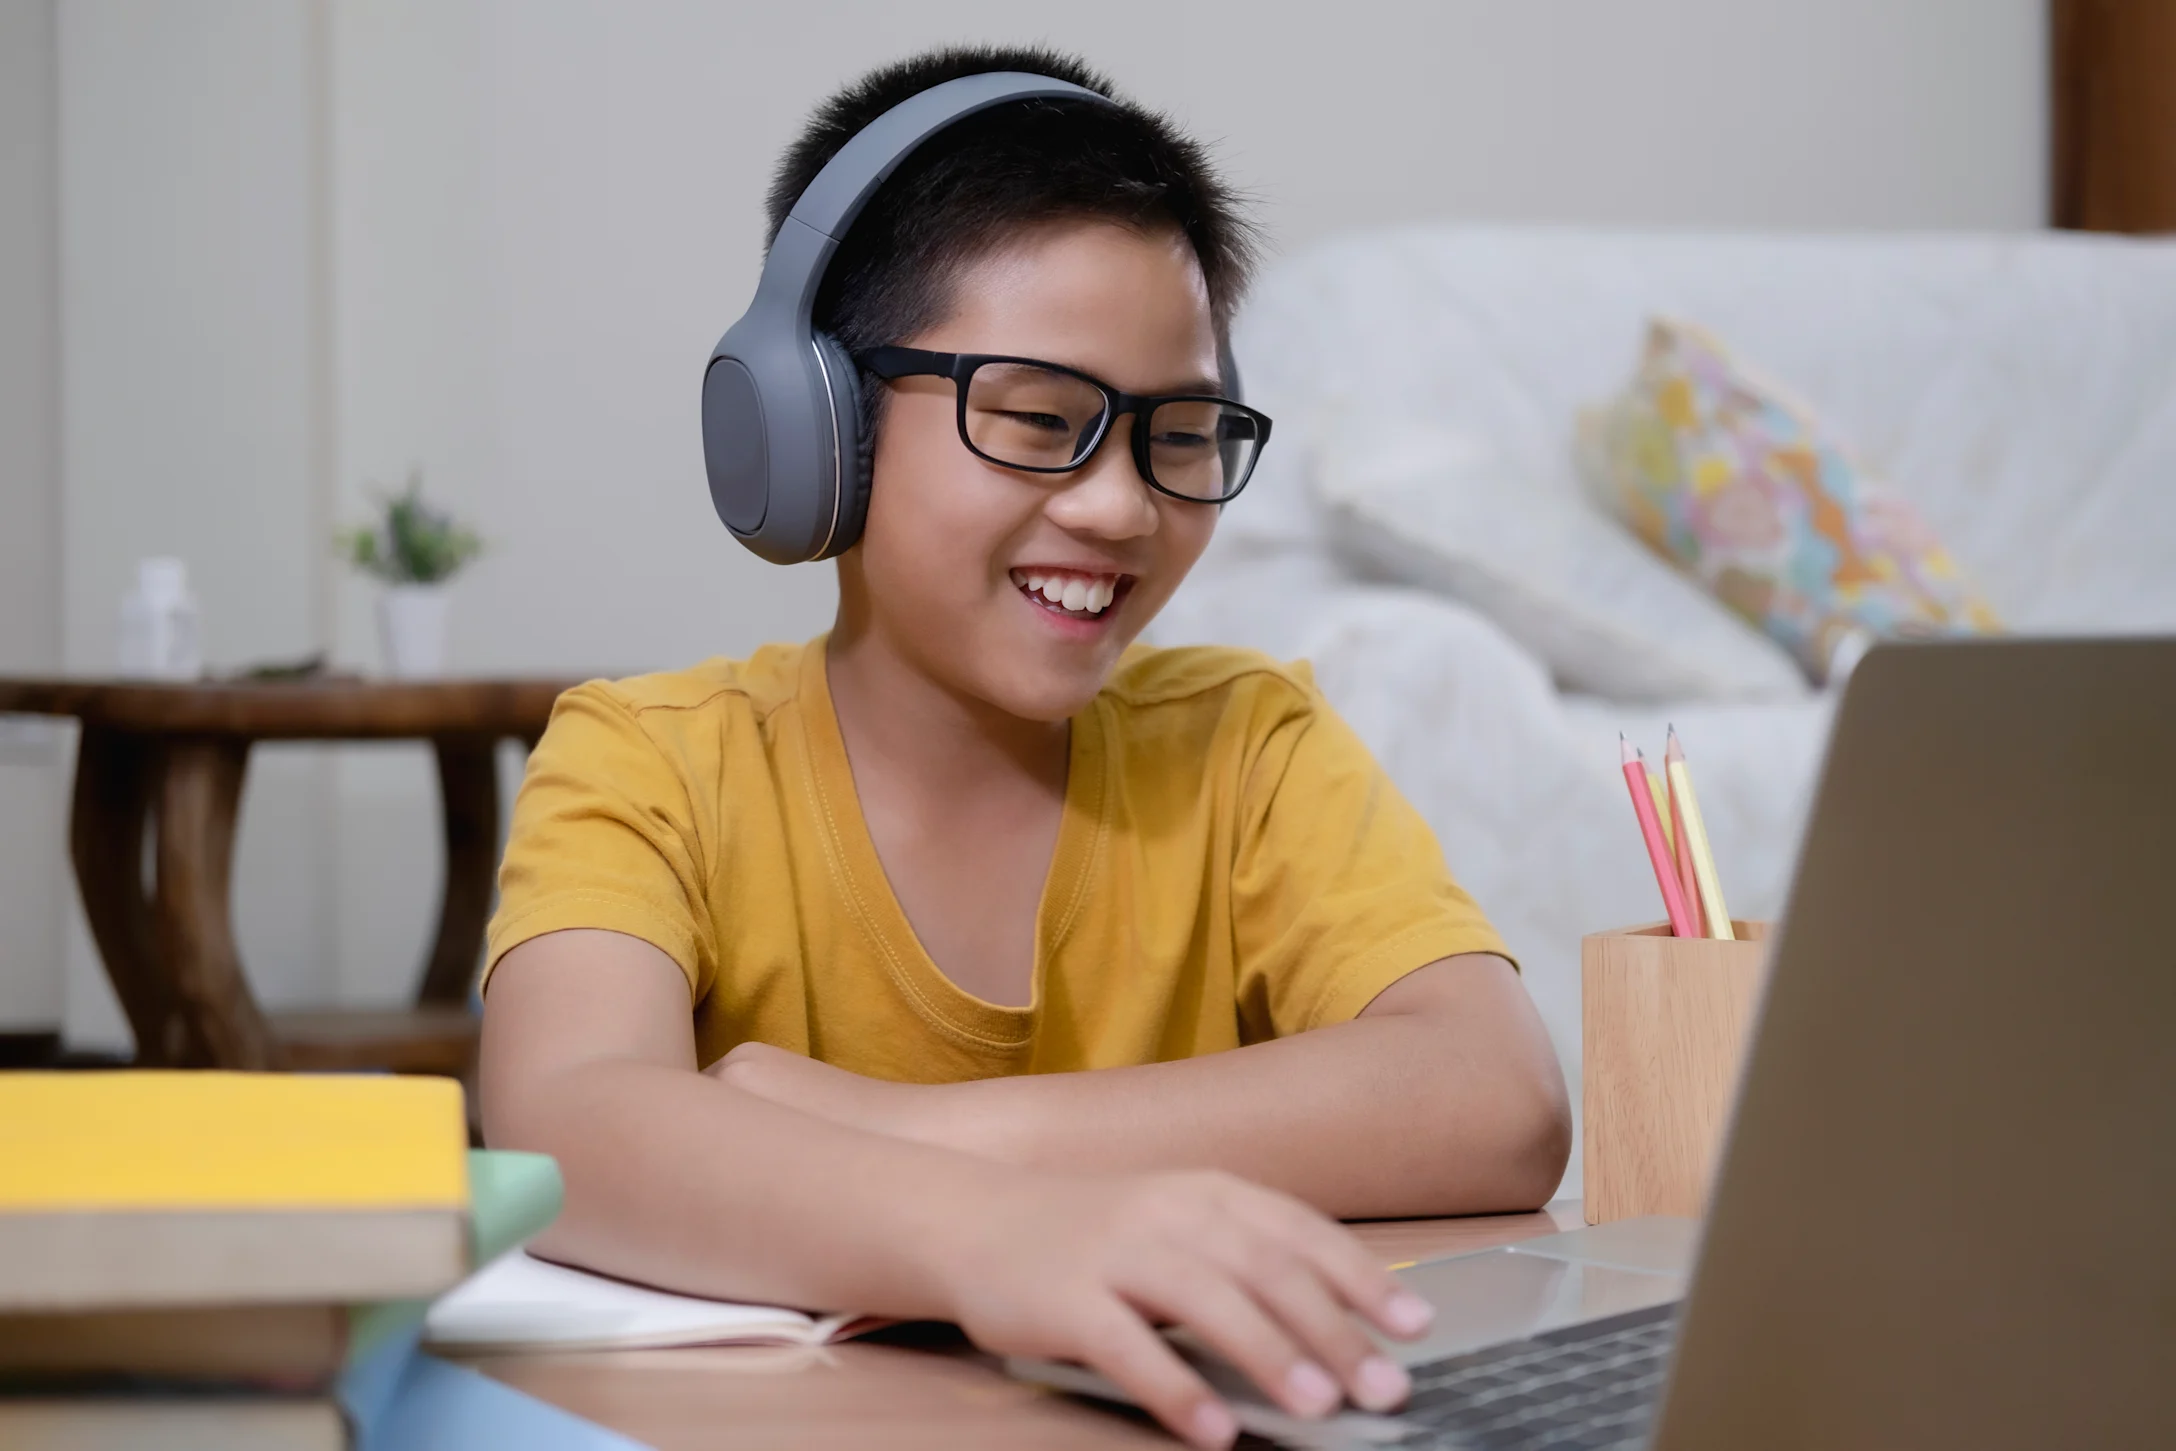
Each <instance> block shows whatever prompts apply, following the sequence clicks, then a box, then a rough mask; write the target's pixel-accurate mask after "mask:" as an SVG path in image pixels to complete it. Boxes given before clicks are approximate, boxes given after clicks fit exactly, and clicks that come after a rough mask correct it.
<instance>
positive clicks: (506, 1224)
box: [0, 1071, 561, 1451]
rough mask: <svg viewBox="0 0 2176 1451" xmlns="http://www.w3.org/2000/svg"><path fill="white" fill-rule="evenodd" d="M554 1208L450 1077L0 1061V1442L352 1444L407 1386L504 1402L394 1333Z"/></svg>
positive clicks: (412, 1395)
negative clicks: (480, 1129)
mask: <svg viewBox="0 0 2176 1451" xmlns="http://www.w3.org/2000/svg"><path fill="white" fill-rule="evenodd" d="M560 1198H561V1186H560V1179H559V1171H558V1168H557V1166H556V1165H555V1164H553V1162H552V1161H551V1160H550V1159H549V1158H547V1157H545V1156H543V1155H536V1154H503V1153H492V1152H475V1153H472V1152H470V1151H469V1149H468V1137H467V1130H466V1117H465V1114H464V1111H463V1104H462V1096H461V1089H460V1085H459V1084H457V1083H455V1082H453V1081H452V1080H450V1079H431V1078H394V1077H377V1076H339V1075H324V1076H290V1075H273V1074H233V1073H216V1072H193V1073H168V1072H150V1071H144V1072H118V1073H9V1074H0V1446H6V1447H8V1448H10V1451H18V1448H20V1451H34V1448H62V1447H66V1448H76V1447H93V1446H95V1447H100V1448H115V1451H122V1448H133V1447H138V1446H142V1447H159V1448H161V1451H168V1448H183V1451H187V1448H195V1447H204V1448H214V1447H216V1448H220V1451H257V1448H264V1451H275V1448H276V1451H289V1448H294V1451H302V1448H308V1451H320V1448H322V1451H357V1448H361V1451H374V1448H376V1447H378V1446H381V1445H384V1446H390V1445H393V1444H401V1443H404V1442H406V1441H409V1440H411V1439H412V1437H410V1436H409V1435H408V1434H406V1433H402V1434H401V1435H399V1436H398V1437H396V1436H395V1435H394V1434H393V1433H391V1432H389V1431H388V1430H387V1429H386V1428H387V1426H388V1425H389V1424H391V1423H395V1422H398V1421H400V1420H401V1418H402V1415H403V1411H404V1402H413V1401H414V1400H416V1399H417V1398H418V1397H419V1396H420V1395H421V1394H422V1392H421V1391H420V1390H419V1389H418V1386H419V1385H420V1384H421V1383H423V1382H426V1381H429V1382H432V1383H434V1384H436V1383H441V1382H442V1381H443V1380H444V1378H445V1377H450V1376H459V1377H466V1378H467V1380H470V1381H474V1382H476V1383H477V1384H478V1385H490V1386H491V1388H492V1390H493V1391H494V1392H497V1393H501V1394H504V1395H506V1396H509V1397H511V1396H512V1395H513V1393H512V1392H508V1391H505V1390H504V1388H502V1387H497V1386H496V1385H495V1383H488V1382H484V1381H482V1379H481V1378H480V1377H475V1376H472V1375H470V1374H469V1373H468V1372H456V1371H454V1369H453V1368H452V1367H448V1366H444V1365H442V1364H438V1363H435V1362H428V1358H427V1357H421V1356H418V1355H417V1353H416V1348H415V1347H416V1342H417V1337H418V1334H419V1331H420V1328H421V1325H422V1321H423V1317H424V1313H425V1311H426V1310H427V1309H428V1307H429V1304H430V1301H431V1300H432V1299H433V1298H434V1297H436V1296H438V1295H440V1294H442V1293H444V1292H445V1291H447V1290H449V1289H451V1288H452V1287H453V1286H454V1285H456V1284H458V1283H459V1282H461V1281H462V1280H464V1279H465V1278H467V1277H468V1276H469V1274H470V1273H471V1271H472V1270H474V1269H476V1268H477V1267H479V1266H480V1265H482V1264H484V1263H485V1262H486V1261H488V1260H491V1259H493V1258H496V1257H497V1256H498V1255H500V1254H501V1253H502V1252H504V1251H506V1250H509V1249H511V1248H512V1247H514V1246H515V1245H518V1244H520V1243H521V1242H523V1241H525V1240H527V1239H528V1238H530V1237H531V1236H533V1235H534V1234H536V1233H537V1232H538V1231H539V1230H541V1229H542V1228H543V1227H544V1226H545V1225H546V1224H548V1223H549V1222H550V1221H551V1219H552V1217H553V1215H555V1214H556V1213H557V1212H558V1210H559V1204H560ZM425 1369H429V1370H431V1371H434V1372H437V1373H442V1374H439V1375H435V1376H426V1375H422V1374H421V1373H420V1372H422V1371H423V1370H425ZM529 1404H530V1405H535V1403H533V1402H531V1403H529ZM413 1409H414V1408H413V1406H412V1405H410V1406H408V1407H407V1410H408V1411H409V1412H410V1413H411V1415H410V1419H411V1420H412V1419H414V1416H413V1414H412V1413H413ZM545 1409H546V1408H543V1407H541V1406H538V1407H537V1410H539V1411H543V1410H545ZM553 1414H556V1413H553Z"/></svg>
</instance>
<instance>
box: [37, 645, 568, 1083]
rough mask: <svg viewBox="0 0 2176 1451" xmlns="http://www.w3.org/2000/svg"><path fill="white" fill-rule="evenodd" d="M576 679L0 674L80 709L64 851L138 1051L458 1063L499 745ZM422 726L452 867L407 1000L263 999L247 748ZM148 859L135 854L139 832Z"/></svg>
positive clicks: (253, 1063)
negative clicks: (250, 896)
mask: <svg viewBox="0 0 2176 1451" xmlns="http://www.w3.org/2000/svg"><path fill="white" fill-rule="evenodd" d="M574 683H575V682H574V681H572V680H446V681H399V682H393V681H383V682H381V681H366V680H359V679H340V678H328V679H312V680H302V681H292V682H288V681H279V682H263V683H258V682H235V683H212V682H206V683H194V682H189V683H174V684H168V683H163V682H150V681H101V680H69V679H42V680H31V679H4V678H0V712H8V711H14V712H22V713H28V714H37V715H59V716H74V717H75V718H76V719H77V720H78V721H80V722H81V723H82V731H83V733H82V739H81V742H80V744H79V745H78V746H77V750H76V778H75V802H74V811H73V815H72V818H71V821H70V826H69V852H70V856H71V857H72V858H73V860H74V863H75V872H76V885H77V887H78V889H79V890H80V891H81V892H82V895H83V910H84V915H85V916H87V917H88V918H89V919H90V926H91V935H92V936H93V937H94V938H96V939H97V942H98V951H99V954H100V956H101V957H103V958H104V960H105V964H106V975H107V976H108V977H109V978H111V979H112V981H113V987H114V992H115V993H116V994H117V995H118V996H119V998H120V1000H121V1006H122V1009H123V1011H125V1012H126V1013H127V1014H128V1020H129V1026H130V1028H131V1030H132V1031H133V1032H134V1034H135V1037H136V1057H137V1061H138V1062H139V1063H141V1064H144V1065H146V1066H166V1067H205V1068H242V1069H353V1068H386V1069H392V1070H395V1071H399V1072H411V1073H445V1074H452V1075H455V1076H465V1075H466V1074H467V1072H468V1069H469V1067H470V1065H471V1064H472V1063H473V1061H474V1058H475V1050H476V1035H477V1022H476V1019H475V1015H474V1014H473V1013H471V1012H470V1011H469V1006H468V993H469V978H470V975H471V974H472V973H473V971H474V969H475V965H476V959H477V956H478V954H479V953H480V952H481V950H482V947H483V935H484V925H485V921H486V919H487V918H488V916H489V914H490V910H491V878H492V871H493V868H494V866H495V857H496V854H497V847H498V824H499V789H498V776H497V774H496V772H495V770H494V769H493V764H492V749H493V747H494V746H495V744H496V743H497V742H498V741H499V740H500V739H502V738H505V737H509V736H511V737H514V738H517V739H519V740H521V741H524V742H525V743H527V744H530V745H532V746H533V745H534V744H535V743H536V739H537V737H538V736H540V735H542V734H543V732H544V725H545V722H546V721H547V720H549V719H550V717H551V709H552V703H553V701H555V700H557V699H558V697H559V693H560V692H561V691H562V690H564V689H566V688H567V687H568V686H569V685H572V684H574ZM419 738H420V739H427V740H429V741H430V742H431V745H432V747H433V749H434V750H435V751H436V753H437V756H438V781H439V788H440V792H441V795H442V798H443V802H444V808H445V815H444V824H445V836H446V880H445V888H444V893H443V896H442V897H441V899H440V903H439V911H438V934H437V937H436V939H435V941H434V943H433V945H432V948H431V952H430V956H429V958H428V960H427V961H426V962H425V964H424V967H423V974H422V981H421V983H420V985H419V987H418V989H417V993H416V1002H415V1006H414V1007H413V1008H408V1009H401V1010H395V1011H391V1012H372V1011H328V1012H306V1013H277V1014H268V1013H266V1012H265V1011H263V1009H262V1008H261V1007H260V1006H259V1005H258V1003H257V999H256V997H255V995H254V994H253V993H251V991H250V988H249V982H248V979H247V978H246V977H245V976H244V974H243V971H242V963H241V958H240V956H239V954H238V953H237V951H236V949H235V942H234V927H233V917H232V910H231V903H230V895H229V887H230V883H231V879H232V873H233V866H234V827H235V818H236V811H237V808H238V807H239V805H240V802H241V795H242V778H243V774H244V772H245V771H246V769H247V767H248V763H249V749H250V747H251V746H252V745H254V744H255V743H256V742H258V741H261V740H325V741H332V740H386V739H419ZM147 830H148V831H150V832H151V834H152V839H153V869H152V873H151V882H150V883H149V884H148V885H147V884H146V882H145V880H144V872H143V866H142V863H143V846H144V837H145V833H146V831H147Z"/></svg>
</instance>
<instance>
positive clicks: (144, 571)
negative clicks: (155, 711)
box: [121, 557, 204, 680]
mask: <svg viewBox="0 0 2176 1451" xmlns="http://www.w3.org/2000/svg"><path fill="white" fill-rule="evenodd" d="M121 673H122V674H123V675H128V676H135V677H138V678H146V679H152V680H194V679H196V678H197V677H198V676H199V675H201V674H203V673H204V640H203V635H202V633H201V632H200V630H199V629H198V626H197V612H196V596H195V595H193V594H191V593H189V570H188V567H187V566H186V565H184V564H183V563H182V562H181V561H180V560H178V559H172V558H164V557H162V558H157V559H143V560H138V561H137V563H136V588H134V589H133V590H130V591H129V592H128V594H126V595H125V596H123V597H122V600H121Z"/></svg>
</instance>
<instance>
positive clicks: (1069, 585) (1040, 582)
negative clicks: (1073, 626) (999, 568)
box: [1009, 569, 1118, 615]
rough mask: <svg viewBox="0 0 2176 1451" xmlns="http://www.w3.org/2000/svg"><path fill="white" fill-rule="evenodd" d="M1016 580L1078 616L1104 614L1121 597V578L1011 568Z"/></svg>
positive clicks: (1025, 587)
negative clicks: (1119, 592)
mask: <svg viewBox="0 0 2176 1451" xmlns="http://www.w3.org/2000/svg"><path fill="white" fill-rule="evenodd" d="M1009 573H1010V574H1011V575H1012V582H1013V583H1014V584H1015V585H1016V586H1018V587H1019V588H1021V589H1024V590H1026V591H1027V592H1028V593H1029V594H1035V595H1041V596H1042V597H1043V598H1044V599H1046V600H1048V601H1049V602H1050V603H1051V604H1054V605H1056V606H1058V607H1059V608H1060V609H1064V610H1069V611H1071V612H1072V613H1074V614H1076V615H1100V614H1102V613H1103V612H1104V611H1105V610H1107V609H1109V608H1110V607H1111V601H1112V600H1114V599H1116V598H1117V597H1118V581H1117V580H1115V579H1105V578H1093V577H1088V576H1083V575H1077V574H1075V575H1063V574H1038V573H1035V572H1034V571H1032V570H1025V569H1015V570H1011V571H1009Z"/></svg>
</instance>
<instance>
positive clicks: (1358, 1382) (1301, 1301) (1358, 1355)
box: [1246, 1246, 1412, 1411]
mask: <svg viewBox="0 0 2176 1451" xmlns="http://www.w3.org/2000/svg"><path fill="white" fill-rule="evenodd" d="M1246 1287H1247V1289H1248V1291H1249V1292H1250V1293H1251V1294H1252V1295H1253V1296H1254V1298H1255V1299H1256V1300H1258V1301H1259V1302H1260V1303H1261V1304H1262V1306H1263V1307H1264V1308H1265V1309H1267V1310H1268V1311H1269V1313H1270V1314H1271V1315H1273V1316H1275V1317H1276V1320H1277V1322H1278V1323H1279V1324H1280V1325H1281V1326H1283V1327H1284V1328H1285V1329H1286V1330H1288V1331H1289V1332H1291V1334H1292V1335H1293V1336H1294V1337H1295V1338H1296V1339H1297V1340H1298V1342H1299V1344H1300V1345H1301V1347H1303V1348H1304V1349H1305V1351H1306V1352H1307V1353H1308V1354H1311V1355H1312V1356H1314V1357H1315V1359H1316V1360H1318V1361H1319V1362H1320V1363H1321V1364H1322V1365H1324V1366H1326V1367H1328V1369H1329V1371H1330V1373H1331V1374H1332V1375H1334V1376H1336V1377H1337V1380H1338V1382H1339V1384H1340V1385H1341V1386H1342V1387H1343V1389H1344V1393H1345V1394H1346V1395H1349V1396H1351V1397H1352V1401H1353V1404H1354V1405H1357V1406H1364V1407H1366V1408H1367V1409H1368V1410H1371V1411H1387V1410H1390V1409H1392V1408H1393V1407H1395V1406H1399V1405H1402V1404H1403V1403H1404V1401H1405V1398H1406V1396H1407V1394H1408V1393H1409V1392H1410V1391H1411V1390H1412V1383H1411V1381H1410V1380H1409V1379H1408V1378H1407V1376H1406V1373H1405V1372H1404V1371H1403V1370H1402V1369H1400V1368H1399V1367H1398V1366H1397V1365H1396V1364H1395V1363H1394V1362H1392V1361H1391V1360H1389V1359H1388V1358H1387V1357H1385V1356H1383V1355H1382V1354H1381V1353H1379V1352H1378V1351H1377V1350H1376V1348H1375V1342H1374V1341H1372V1340H1370V1339H1368V1338H1367V1336H1366V1335H1364V1334H1362V1333H1361V1331H1360V1326H1359V1324H1358V1323H1357V1322H1356V1321H1354V1319H1353V1317H1352V1314H1351V1312H1350V1311H1349V1310H1348V1309H1347V1308H1346V1306H1345V1305H1344V1303H1343V1301H1342V1298H1341V1297H1340V1296H1339V1294H1338V1292H1337V1290H1336V1288H1335V1287H1334V1286H1332V1285H1330V1284H1328V1283H1326V1282H1325V1281H1324V1279H1323V1278H1322V1275H1321V1274H1320V1272H1319V1271H1318V1270H1317V1269H1316V1267H1315V1266H1314V1265H1313V1264H1311V1263H1309V1262H1308V1261H1306V1260H1303V1259H1301V1258H1300V1257H1299V1255H1298V1253H1297V1252H1293V1251H1288V1250H1285V1249H1284V1247H1282V1246H1279V1247H1277V1249H1276V1250H1275V1251H1273V1252H1271V1253H1269V1254H1266V1255H1262V1256H1258V1257H1257V1259H1256V1263H1255V1264H1254V1265H1253V1266H1252V1267H1251V1270H1250V1272H1249V1273H1248V1274H1247V1276H1246Z"/></svg>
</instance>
